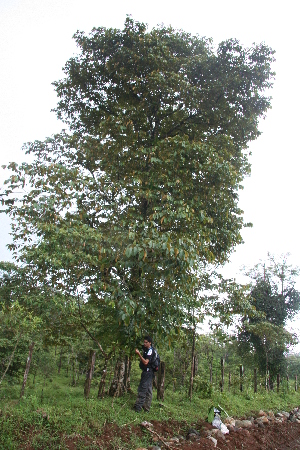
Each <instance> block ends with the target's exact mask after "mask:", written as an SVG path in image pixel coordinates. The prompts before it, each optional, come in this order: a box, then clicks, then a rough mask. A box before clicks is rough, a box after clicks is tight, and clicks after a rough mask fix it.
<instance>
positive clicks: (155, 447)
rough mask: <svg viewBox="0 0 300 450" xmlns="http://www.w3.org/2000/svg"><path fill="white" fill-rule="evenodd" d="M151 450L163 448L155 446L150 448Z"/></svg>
mask: <svg viewBox="0 0 300 450" xmlns="http://www.w3.org/2000/svg"><path fill="white" fill-rule="evenodd" d="M146 450H147V449H146ZM149 450H161V447H158V445H153V446H152V447H149Z"/></svg>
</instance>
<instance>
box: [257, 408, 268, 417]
mask: <svg viewBox="0 0 300 450" xmlns="http://www.w3.org/2000/svg"><path fill="white" fill-rule="evenodd" d="M263 416H267V413H265V412H264V411H263V410H262V409H261V410H260V411H259V412H258V417H263Z"/></svg>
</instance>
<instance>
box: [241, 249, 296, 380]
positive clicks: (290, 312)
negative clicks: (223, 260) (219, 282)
mask: <svg viewBox="0 0 300 450" xmlns="http://www.w3.org/2000/svg"><path fill="white" fill-rule="evenodd" d="M268 256H269V259H268V261H267V264H266V263H264V264H262V263H260V264H258V265H257V266H255V267H254V268H253V269H252V270H250V271H249V272H248V275H250V276H251V277H252V278H253V284H252V287H251V303H252V305H253V306H254V307H255V309H256V310H257V311H258V312H260V313H262V316H261V317H259V316H253V317H249V316H244V319H243V321H242V327H241V328H240V332H239V335H238V340H239V344H240V351H241V354H243V353H245V352H247V358H248V357H249V353H250V354H252V355H253V361H254V362H255V363H256V364H257V365H258V367H259V369H260V372H261V373H266V372H267V371H269V372H270V376H271V379H273V380H274V379H275V377H276V375H277V374H278V373H281V375H284V374H286V361H287V360H286V358H285V352H286V351H287V349H288V347H289V346H290V345H293V344H295V343H296V339H295V337H294V336H293V335H291V333H289V332H288V331H286V330H285V329H284V325H285V323H286V320H287V319H288V318H292V317H293V316H294V314H295V313H296V312H297V311H298V310H299V307H300V292H299V291H297V290H296V289H295V287H294V285H295V279H296V276H297V275H298V273H299V270H298V268H295V267H292V266H291V265H289V264H288V255H284V256H281V258H280V259H279V260H275V258H274V257H272V256H271V255H268Z"/></svg>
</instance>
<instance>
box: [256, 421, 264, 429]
mask: <svg viewBox="0 0 300 450" xmlns="http://www.w3.org/2000/svg"><path fill="white" fill-rule="evenodd" d="M257 426H258V428H265V425H264V424H263V423H262V422H258V423H257Z"/></svg>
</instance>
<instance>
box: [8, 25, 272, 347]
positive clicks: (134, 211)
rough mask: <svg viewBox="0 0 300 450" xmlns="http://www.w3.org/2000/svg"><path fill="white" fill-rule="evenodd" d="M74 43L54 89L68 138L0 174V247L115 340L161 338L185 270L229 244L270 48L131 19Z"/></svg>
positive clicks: (175, 316) (215, 257) (185, 287)
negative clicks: (6, 245) (8, 224)
mask: <svg viewBox="0 0 300 450" xmlns="http://www.w3.org/2000/svg"><path fill="white" fill-rule="evenodd" d="M74 38H75V40H76V43H77V46H78V49H79V53H78V55H77V56H74V57H72V58H71V59H69V61H67V63H66V65H65V68H64V72H65V76H64V78H63V79H61V80H60V81H57V82H55V83H54V86H55V88H56V91H57V95H58V98H59V102H58V105H57V108H56V113H57V116H58V118H60V119H62V120H63V121H64V122H65V123H66V125H67V127H68V130H67V131H62V132H61V133H60V134H58V135H55V136H53V137H51V138H48V139H46V140H45V141H43V142H41V141H35V142H32V143H28V144H26V145H25V147H24V149H25V151H26V152H27V153H29V154H31V155H32V157H33V162H29V163H23V164H21V165H20V166H18V165H17V164H16V163H11V164H10V165H9V168H10V169H12V170H13V174H12V176H11V177H10V179H9V180H8V186H7V190H6V193H5V195H4V197H3V200H4V202H5V203H6V211H7V212H8V213H9V214H10V216H11V217H12V219H13V223H14V225H13V236H14V242H13V244H12V245H11V248H12V249H13V251H14V252H15V254H16V256H17V258H18V260H19V261H21V262H23V263H26V264H27V265H28V266H29V267H30V270H31V271H32V273H34V274H35V276H37V277H39V279H40V280H43V282H44V283H48V284H49V285H51V286H55V289H57V290H58V291H60V292H61V293H63V294H64V295H66V298H67V296H71V297H72V298H74V296H78V297H80V302H81V303H82V304H86V303H87V302H88V303H92V304H93V305H94V306H95V307H96V308H97V307H98V308H99V309H101V311H102V312H101V314H104V315H109V317H110V320H113V321H114V323H115V324H116V326H117V328H118V330H119V331H120V336H121V339H122V340H124V339H125V338H126V339H128V340H129V341H131V342H133V341H134V340H135V338H136V336H139V335H140V330H141V328H143V329H146V330H147V331H149V332H153V333H157V332H160V333H165V332H168V333H170V334H172V333H174V332H175V330H176V327H178V326H179V325H180V324H181V322H182V320H183V315H184V308H183V306H184V305H185V301H186V299H187V297H188V296H190V295H191V292H192V287H193V285H194V284H195V283H197V285H198V284H199V280H198V279H197V276H196V273H197V269H198V268H199V265H201V264H202V265H205V264H206V263H208V262H209V263H211V262H212V263H223V262H224V261H226V260H227V258H228V256H229V255H230V253H231V251H232V250H233V248H234V246H235V245H237V244H238V243H240V242H241V240H242V239H241V234H240V232H241V229H242V227H243V226H244V223H243V217H242V211H241V210H240V209H239V208H238V190H239V188H240V187H241V182H242V180H243V178H244V176H245V175H246V174H248V173H249V164H248V160H247V143H248V142H249V141H250V140H253V139H255V138H256V137H257V136H258V135H259V131H258V121H259V118H261V117H263V116H264V115H265V113H266V111H267V109H268V108H269V107H270V98H269V97H268V96H267V95H266V94H265V91H266V90H267V89H268V88H269V87H271V85H272V78H273V73H272V71H271V64H272V61H273V53H274V52H273V51H272V50H271V49H270V48H268V47H267V46H266V45H264V44H260V45H254V46H253V47H251V48H243V47H242V46H241V45H240V44H239V42H238V41H237V40H234V39H231V40H228V41H225V42H221V43H220V44H219V46H218V47H217V48H216V49H215V47H214V46H213V44H212V42H211V40H209V39H205V38H200V37H199V36H192V35H190V34H189V33H185V32H183V31H181V30H174V29H173V28H171V27H167V28H166V27H164V26H160V27H158V28H154V29H152V30H151V31H148V30H147V26H146V25H145V24H143V23H139V22H135V21H134V20H133V19H132V18H131V17H127V19H126V21H125V25H124V29H123V30H118V29H112V28H109V29H108V28H103V27H102V28H95V29H93V30H92V31H91V33H90V34H89V35H85V34H84V33H82V32H77V33H76V34H75V36H74ZM20 188H21V191H22V194H21V195H20ZM198 273H199V271H198ZM200 283H201V277H200ZM124 336H125V338H124ZM131 345H134V344H131Z"/></svg>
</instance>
